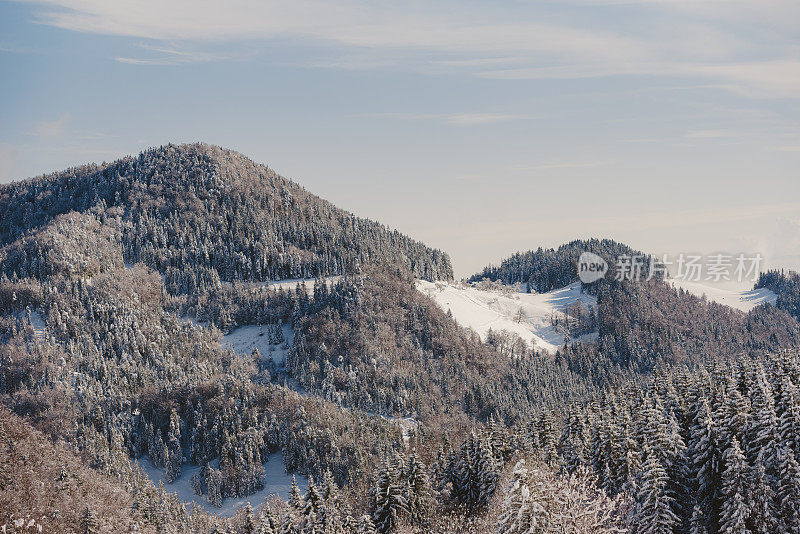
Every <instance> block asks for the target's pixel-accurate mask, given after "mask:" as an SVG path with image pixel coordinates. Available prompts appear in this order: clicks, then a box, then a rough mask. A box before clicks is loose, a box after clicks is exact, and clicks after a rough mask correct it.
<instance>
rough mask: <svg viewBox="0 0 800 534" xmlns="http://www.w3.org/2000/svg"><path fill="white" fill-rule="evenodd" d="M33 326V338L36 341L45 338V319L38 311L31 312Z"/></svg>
mask: <svg viewBox="0 0 800 534" xmlns="http://www.w3.org/2000/svg"><path fill="white" fill-rule="evenodd" d="M30 320H31V326H32V327H33V336H34V337H35V338H36V339H42V338H44V329H45V326H44V319H43V318H42V314H41V313H39V312H38V311H32V312H31V319H30Z"/></svg>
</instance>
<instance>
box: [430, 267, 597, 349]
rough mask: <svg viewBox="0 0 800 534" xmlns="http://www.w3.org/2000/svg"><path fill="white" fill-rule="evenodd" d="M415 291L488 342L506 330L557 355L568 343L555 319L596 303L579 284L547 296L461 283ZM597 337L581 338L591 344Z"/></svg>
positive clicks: (516, 289)
mask: <svg viewBox="0 0 800 534" xmlns="http://www.w3.org/2000/svg"><path fill="white" fill-rule="evenodd" d="M416 288H417V289H418V290H419V291H422V292H423V293H425V294H426V295H428V296H429V297H431V298H432V299H433V300H434V302H436V304H438V305H439V307H441V308H442V309H443V310H445V311H447V310H450V311H451V313H452V314H453V318H454V319H455V320H456V321H457V322H458V323H459V324H460V325H462V326H465V327H469V328H472V329H473V330H475V331H476V332H477V333H478V335H479V336H480V337H481V339H484V340H485V339H486V334H487V332H488V331H489V329H492V330H494V331H498V330H507V331H509V332H514V333H516V334H519V336H520V337H521V338H522V339H524V340H525V341H526V342H528V343H529V344H530V345H532V346H533V347H535V348H536V349H537V350H546V351H549V352H554V351H555V350H557V349H558V348H559V347H561V346H563V345H564V344H565V343H566V341H567V340H566V339H565V338H564V335H563V334H562V333H561V332H559V331H558V330H557V329H556V328H555V327H554V326H552V324H551V322H552V317H553V316H554V314H555V315H558V314H563V313H564V312H563V310H564V308H565V307H566V306H568V305H570V304H574V303H576V302H580V303H581V304H583V305H584V306H586V307H587V308H588V307H596V306H597V299H596V298H595V297H593V296H591V295H589V294H587V293H583V292H582V291H581V284H580V282H575V283H574V284H570V285H568V286H566V287H563V288H561V289H556V290H553V291H550V292H547V293H525V292H523V291H521V290H520V289H519V288H517V287H512V286H504V287H503V288H502V289H491V290H487V289H481V288H479V287H478V286H477V285H474V284H464V283H460V282H427V281H425V280H418V281H417V284H416ZM596 336H597V334H588V335H585V336H581V339H582V340H584V341H588V340H590V339H592V338H593V337H594V338H596Z"/></svg>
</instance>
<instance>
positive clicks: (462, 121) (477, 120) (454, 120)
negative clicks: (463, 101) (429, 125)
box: [364, 113, 534, 126]
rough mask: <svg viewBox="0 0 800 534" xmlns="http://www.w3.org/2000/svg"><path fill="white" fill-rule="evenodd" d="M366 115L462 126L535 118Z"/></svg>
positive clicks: (447, 114) (466, 114) (509, 116)
mask: <svg viewBox="0 0 800 534" xmlns="http://www.w3.org/2000/svg"><path fill="white" fill-rule="evenodd" d="M364 116H365V117H370V118H376V119H398V120H407V121H437V122H444V123H447V124H455V125H460V126H470V125H476V124H491V123H496V122H508V121H518V120H525V119H532V118H534V117H533V116H531V115H525V114H519V113H368V114H366V115H364Z"/></svg>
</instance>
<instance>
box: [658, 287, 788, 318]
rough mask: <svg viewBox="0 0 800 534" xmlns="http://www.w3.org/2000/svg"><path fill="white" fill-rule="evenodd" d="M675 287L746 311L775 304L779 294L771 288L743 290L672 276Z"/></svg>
mask: <svg viewBox="0 0 800 534" xmlns="http://www.w3.org/2000/svg"><path fill="white" fill-rule="evenodd" d="M669 283H671V284H672V285H673V286H674V287H676V288H680V289H683V290H684V291H686V292H687V293H691V294H692V295H695V296H698V297H702V296H703V295H705V296H706V298H708V300H710V301H713V302H717V303H719V304H725V305H726V306H730V307H731V308H736V309H737V310H741V311H743V312H745V313H747V312H749V311H750V310H752V309H753V308H755V307H756V306H758V305H759V304H764V303H768V304H773V305H774V304H775V301H776V300H777V298H778V296H777V295H776V294H775V293H773V292H772V291H770V290H769V289H766V288H762V289H750V290H741V289H736V288H725V287H720V286H711V285H706V284H702V283H700V282H689V281H687V280H679V279H676V278H671V279H670V280H669Z"/></svg>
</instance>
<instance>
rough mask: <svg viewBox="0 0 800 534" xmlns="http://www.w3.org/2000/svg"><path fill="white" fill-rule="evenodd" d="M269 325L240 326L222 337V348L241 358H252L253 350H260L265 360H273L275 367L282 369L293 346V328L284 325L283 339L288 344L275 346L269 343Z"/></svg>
mask: <svg viewBox="0 0 800 534" xmlns="http://www.w3.org/2000/svg"><path fill="white" fill-rule="evenodd" d="M268 328H269V325H263V326H261V325H248V326H240V327H239V328H237V329H235V330H234V331H233V332H231V333H230V334H226V335H224V336H222V346H223V347H227V348H229V349H231V350H232V351H233V352H235V353H236V354H238V355H239V356H250V355H251V354H252V353H253V349H258V352H260V353H261V356H262V357H264V358H272V361H274V362H275V365H277V366H279V367H281V366H283V365H284V364H285V363H286V354H287V353H288V352H289V347H291V346H292V340H293V338H294V332H293V331H292V327H291V326H289V325H288V324H287V325H283V326H282V327H281V329H282V331H283V337H284V339H285V340H286V343H281V344H279V345H273V344H271V343H270V341H269V331H268Z"/></svg>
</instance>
